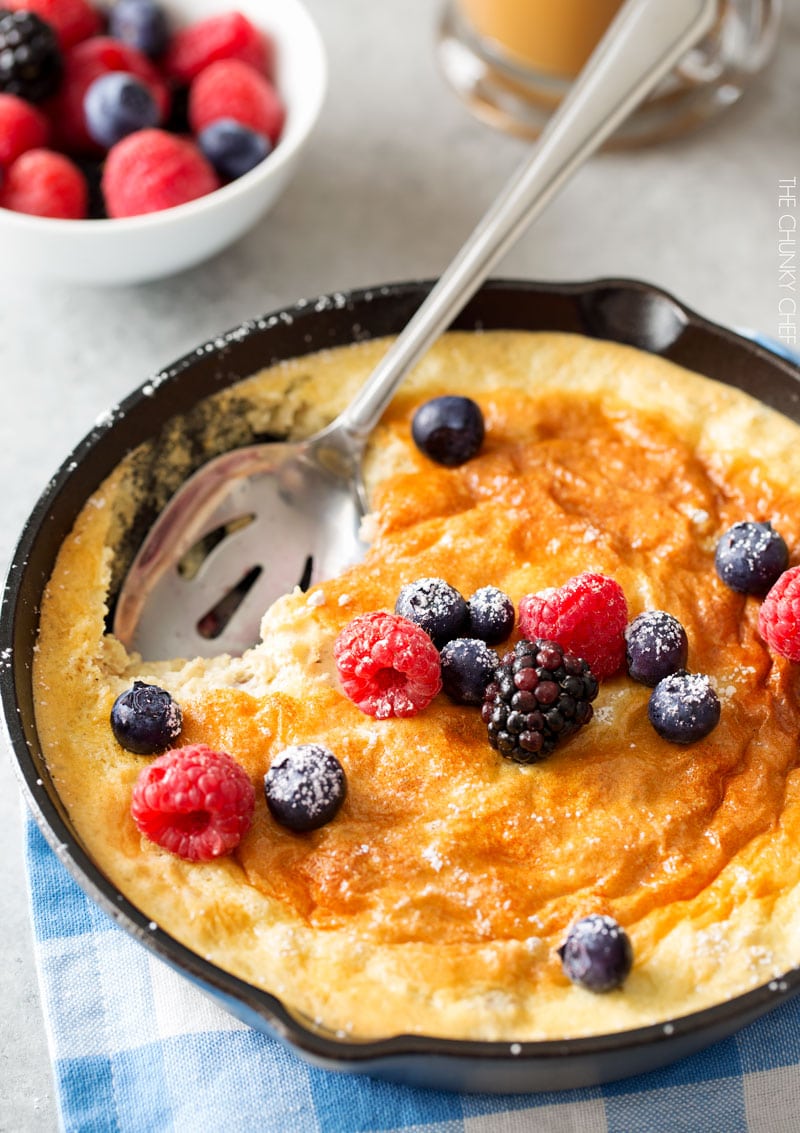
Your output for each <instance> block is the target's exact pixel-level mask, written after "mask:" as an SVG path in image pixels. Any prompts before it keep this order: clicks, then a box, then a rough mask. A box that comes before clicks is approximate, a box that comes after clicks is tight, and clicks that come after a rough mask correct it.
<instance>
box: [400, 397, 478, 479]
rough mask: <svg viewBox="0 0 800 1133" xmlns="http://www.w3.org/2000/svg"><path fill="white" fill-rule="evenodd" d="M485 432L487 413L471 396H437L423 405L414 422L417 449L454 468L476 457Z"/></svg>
mask: <svg viewBox="0 0 800 1133" xmlns="http://www.w3.org/2000/svg"><path fill="white" fill-rule="evenodd" d="M484 432H485V427H484V424H483V414H482V413H481V410H480V407H479V406H478V405H476V404H475V402H474V401H472V400H471V399H470V398H469V397H455V396H452V395H448V396H445V397H434V398H433V399H432V400H431V401H426V402H425V404H424V405H420V407H419V409H417V411H416V413H415V414H414V419H413V421H412V422H411V436H412V437H413V438H414V443H415V445H416V446H417V448H418V449H419V450H420V451H421V452H424V453H425V455H426V456H428V457H430V459H431V460H434V461H436V463H437V464H445V465H447V466H448V467H450V468H453V467H455V466H456V465H457V464H463V463H464V462H465V461H467V460H470V459H471V458H472V457H473V456H475V454H476V453H477V452H478V450H479V449H480V447H481V445H482V444H483V437H484Z"/></svg>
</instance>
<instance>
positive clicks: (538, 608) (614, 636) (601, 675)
mask: <svg viewBox="0 0 800 1133" xmlns="http://www.w3.org/2000/svg"><path fill="white" fill-rule="evenodd" d="M627 624H628V604H627V602H626V601H625V595H624V593H623V591H622V587H621V586H620V585H619V583H618V582H615V580H614V579H613V578H609V577H608V576H607V575H604V574H593V573H591V572H585V573H584V574H578V575H575V577H574V578H570V579H569V580H568V581H567V582H565V583H564V585H563V586H560V587H559V588H558V589H557V590H543V591H542V592H541V593H539V594H527V595H526V596H525V597H524V598H522V599H520V603H519V628H520V630H521V632H522V633H523V634H524V636H525V637H528V638H534V637H547V638H550V639H551V640H552V641H557V642H558V643H559V645H561V646H563V648H564V649H567V650H569V651H570V652H572V653H577V655H578V656H579V657H584V658H585V659H586V660H587V661H588V662H589V665H590V666H591V669H592V672H593V674H594V675H595V677H597V679H598V680H599V681H602V680H604V679H605V678H606V677H610V676H613V674H614V673H616V672H617V671H618V669H620V668H621V667H622V665H623V663H624V661H625V627H626V626H627Z"/></svg>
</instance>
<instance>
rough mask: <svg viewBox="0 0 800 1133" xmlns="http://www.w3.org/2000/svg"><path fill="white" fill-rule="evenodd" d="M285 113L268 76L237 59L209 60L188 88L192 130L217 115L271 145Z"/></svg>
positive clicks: (276, 138)
mask: <svg viewBox="0 0 800 1133" xmlns="http://www.w3.org/2000/svg"><path fill="white" fill-rule="evenodd" d="M285 117H286V113H285V111H284V108H283V103H282V102H281V100H280V98H279V96H278V92H277V91H276V90H275V87H274V86H273V85H272V83H271V82H270V81H269V79H265V78H264V76H263V75H261V74H259V72H258V71H256V70H255V69H254V68H253V67H251V66H249V65H248V64H247V63H241V62H240V61H239V60H238V59H223V60H221V61H220V62H219V63H212V64H211V66H210V67H206V69H205V70H204V71H203V72H202V74H200V75H198V77H197V78H196V79H195V80H194V82H193V83H192V85H191V87H190V89H189V122H190V124H191V127H192V130H193V131H194V133H195V134H199V133H200V132H201V131H202V130H203V129H204V128H205V127H206V126H209V125H210V124H211V123H212V122H215V121H217V119H219V118H234V119H235V120H236V121H237V122H240V123H241V124H242V125H243V126H249V127H250V129H251V130H255V132H256V133H257V134H263V135H264V136H265V137H267V138H269V140H270V142H272V144H273V145H275V143H276V141H277V140H278V137H279V136H280V132H281V130H282V129H283V123H284V119H285Z"/></svg>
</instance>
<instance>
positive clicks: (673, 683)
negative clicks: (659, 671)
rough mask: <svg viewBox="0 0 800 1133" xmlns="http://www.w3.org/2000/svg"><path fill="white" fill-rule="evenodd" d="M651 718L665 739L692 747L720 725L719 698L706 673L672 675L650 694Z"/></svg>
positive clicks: (665, 678)
mask: <svg viewBox="0 0 800 1133" xmlns="http://www.w3.org/2000/svg"><path fill="white" fill-rule="evenodd" d="M647 715H648V717H649V719H650V723H651V724H652V725H653V727H654V728H655V730H656V731H657V732H658V734H659V735H660V736H661V737H662V738H663V739H665V740H669V742H670V743H673V744H691V743H694V742H695V741H696V740H702V739H703V738H704V737H705V736H707V735H709V733H710V732H713V730H714V728H716V726H717V724H718V723H719V718H720V703H719V697H718V696H717V694H716V692H715V691H714V689H713V688H712V687H711V682H710V680H709V679H708V677H707V676H706V675H705V673H686V672H679V673H671V674H670V675H669V676H668V677H664V678H663V679H662V680H660V681H659V682H658V684H657V685H656V687H655V688H654V689H653V691H652V693H651V694H650V702H649V704H648V706H647Z"/></svg>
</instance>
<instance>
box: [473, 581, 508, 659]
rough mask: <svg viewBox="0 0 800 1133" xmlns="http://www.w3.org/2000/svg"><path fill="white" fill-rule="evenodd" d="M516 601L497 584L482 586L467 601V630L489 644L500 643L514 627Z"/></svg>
mask: <svg viewBox="0 0 800 1133" xmlns="http://www.w3.org/2000/svg"><path fill="white" fill-rule="evenodd" d="M514 616H515V615H514V603H513V602H512V601H511V599H510V598H509V596H508V595H507V594H504V593H503V591H502V590H498V588H497V587H496V586H482V587H481V588H480V590H476V591H475V593H474V594H473V595H472V597H471V598H470V599H469V601H468V602H467V626H466V632H467V633H468V634H469V636H470V637H480V638H481V640H483V641H485V642H486V644H487V645H499V644H500V642H501V641H505V640H506V638H508V637H510V636H511V631H512V630H513V628H514Z"/></svg>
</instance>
